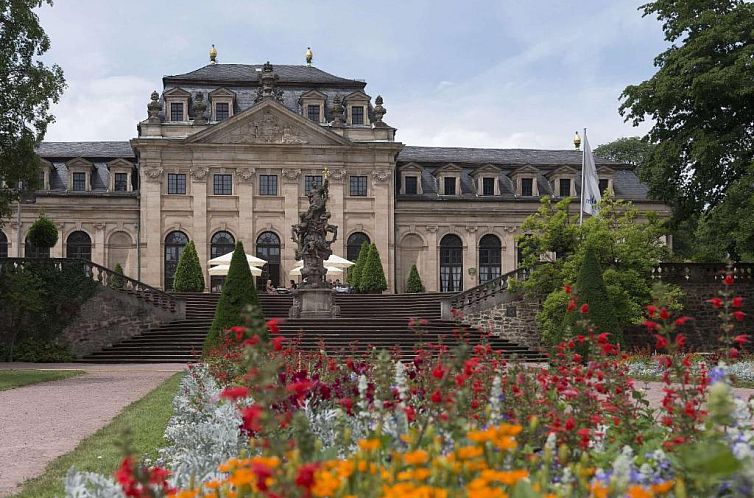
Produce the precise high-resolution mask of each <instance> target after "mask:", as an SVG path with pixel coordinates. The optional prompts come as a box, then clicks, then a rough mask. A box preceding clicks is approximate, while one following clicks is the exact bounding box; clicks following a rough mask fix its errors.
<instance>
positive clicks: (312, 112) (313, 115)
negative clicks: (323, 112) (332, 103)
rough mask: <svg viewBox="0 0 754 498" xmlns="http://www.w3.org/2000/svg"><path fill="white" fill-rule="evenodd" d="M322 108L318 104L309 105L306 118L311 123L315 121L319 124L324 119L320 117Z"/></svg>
mask: <svg viewBox="0 0 754 498" xmlns="http://www.w3.org/2000/svg"><path fill="white" fill-rule="evenodd" d="M319 110H320V106H318V105H317V104H309V105H307V106H306V117H307V118H309V120H310V121H313V122H315V123H319V122H320V121H322V118H321V116H320V112H319Z"/></svg>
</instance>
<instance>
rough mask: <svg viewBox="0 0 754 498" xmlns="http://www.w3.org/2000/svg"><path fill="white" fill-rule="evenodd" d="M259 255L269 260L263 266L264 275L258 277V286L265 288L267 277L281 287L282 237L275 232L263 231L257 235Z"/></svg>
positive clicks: (273, 283)
mask: <svg viewBox="0 0 754 498" xmlns="http://www.w3.org/2000/svg"><path fill="white" fill-rule="evenodd" d="M257 257H258V258H262V259H263V260H265V261H267V264H266V265H264V266H263V267H262V276H261V277H259V278H258V279H257V287H259V288H260V289H263V288H264V287H265V285H266V284H267V279H270V280H272V285H274V286H275V287H280V237H278V236H277V234H275V233H274V232H262V233H260V234H259V237H257Z"/></svg>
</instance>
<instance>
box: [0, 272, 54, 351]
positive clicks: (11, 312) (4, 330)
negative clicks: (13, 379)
mask: <svg viewBox="0 0 754 498" xmlns="http://www.w3.org/2000/svg"><path fill="white" fill-rule="evenodd" d="M3 268H4V270H3V271H2V275H0V295H1V296H3V298H2V299H0V314H1V315H2V316H3V320H2V323H0V337H2V343H1V344H2V345H3V346H4V348H3V349H4V350H5V352H6V360H7V361H13V358H14V349H15V346H16V341H17V340H18V339H19V337H20V336H21V334H22V333H23V332H24V331H25V330H26V329H27V327H29V326H31V325H32V320H31V318H32V317H36V316H38V314H39V313H41V312H42V311H44V309H45V299H44V298H45V292H44V283H43V282H42V280H41V279H40V278H39V277H38V276H37V275H35V274H34V272H33V271H31V270H29V269H27V268H25V267H21V266H20V267H18V268H13V269H11V266H10V265H5V266H4V267H3Z"/></svg>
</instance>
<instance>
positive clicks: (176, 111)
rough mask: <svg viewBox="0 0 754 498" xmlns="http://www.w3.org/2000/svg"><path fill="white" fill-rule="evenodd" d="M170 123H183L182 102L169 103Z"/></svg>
mask: <svg viewBox="0 0 754 498" xmlns="http://www.w3.org/2000/svg"><path fill="white" fill-rule="evenodd" d="M170 121H183V102H171V103H170Z"/></svg>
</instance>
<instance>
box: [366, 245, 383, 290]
mask: <svg viewBox="0 0 754 498" xmlns="http://www.w3.org/2000/svg"><path fill="white" fill-rule="evenodd" d="M386 289H387V281H386V280H385V272H384V270H383V269H382V260H381V259H380V253H379V252H378V251H377V245H376V244H372V245H371V246H370V247H369V254H368V256H367V259H366V263H365V264H364V267H363V268H362V269H361V275H360V277H359V291H360V292H364V293H366V294H381V293H382V291H384V290H386Z"/></svg>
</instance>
